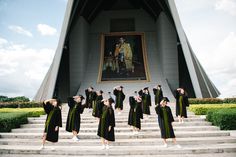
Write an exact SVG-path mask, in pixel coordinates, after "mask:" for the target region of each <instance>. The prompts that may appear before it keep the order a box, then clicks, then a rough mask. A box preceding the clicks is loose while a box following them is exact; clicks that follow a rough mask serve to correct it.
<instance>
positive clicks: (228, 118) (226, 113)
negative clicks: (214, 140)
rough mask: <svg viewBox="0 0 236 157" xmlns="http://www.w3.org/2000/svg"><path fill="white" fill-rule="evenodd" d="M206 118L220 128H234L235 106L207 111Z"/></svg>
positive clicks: (235, 124)
mask: <svg viewBox="0 0 236 157" xmlns="http://www.w3.org/2000/svg"><path fill="white" fill-rule="evenodd" d="M207 120H208V121H210V122H212V123H213V124H214V125H216V126H219V127H220V129H222V130H236V108H224V109H214V110H211V111H208V112H207Z"/></svg>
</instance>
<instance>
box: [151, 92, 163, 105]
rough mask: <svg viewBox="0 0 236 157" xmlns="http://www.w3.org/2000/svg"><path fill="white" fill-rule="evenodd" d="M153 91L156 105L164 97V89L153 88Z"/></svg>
mask: <svg viewBox="0 0 236 157" xmlns="http://www.w3.org/2000/svg"><path fill="white" fill-rule="evenodd" d="M153 93H154V95H155V105H160V102H161V100H162V99H163V92H162V89H156V88H153Z"/></svg>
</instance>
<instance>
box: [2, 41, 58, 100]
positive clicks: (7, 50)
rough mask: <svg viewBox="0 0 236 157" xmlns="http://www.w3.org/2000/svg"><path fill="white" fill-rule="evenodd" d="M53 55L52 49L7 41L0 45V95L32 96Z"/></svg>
mask: <svg viewBox="0 0 236 157" xmlns="http://www.w3.org/2000/svg"><path fill="white" fill-rule="evenodd" d="M53 56H54V50H52V49H39V50H36V49H32V48H29V47H26V46H25V45H16V44H10V43H8V44H7V45H6V46H5V47H4V48H1V47H0V82H1V84H0V95H7V96H20V95H24V96H27V97H29V98H33V97H34V95H35V94H36V91H37V89H38V88H39V86H40V84H41V82H42V80H43V78H44V76H45V74H46V72H47V70H48V68H49V66H50V64H51V62H52V59H53Z"/></svg>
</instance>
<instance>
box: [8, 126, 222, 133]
mask: <svg viewBox="0 0 236 157" xmlns="http://www.w3.org/2000/svg"><path fill="white" fill-rule="evenodd" d="M97 129H98V127H97V126H94V127H93V128H81V129H80V132H97ZM204 130H207V131H211V130H220V129H219V128H218V127H215V126H200V127H199V126H190V127H186V126H185V127H183V126H176V127H174V131H204ZM43 131H44V128H43V127H42V128H18V129H12V130H11V132H13V133H29V132H31V133H42V132H43ZM115 131H116V132H131V131H132V128H131V127H122V128H115ZM146 131H149V132H150V131H154V132H157V131H160V128H159V126H156V127H143V128H142V130H141V132H146ZM60 132H66V131H65V128H64V127H63V128H61V129H60Z"/></svg>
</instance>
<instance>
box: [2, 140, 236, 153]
mask: <svg viewBox="0 0 236 157" xmlns="http://www.w3.org/2000/svg"><path fill="white" fill-rule="evenodd" d="M235 152H236V145H235V144H234V143H233V144H231V143H229V144H212V145H209V144H206V145H205V144H202V145H201V146H199V145H188V146H182V148H177V147H176V146H175V145H169V146H168V148H164V147H163V146H162V145H155V146H153V145H152V146H129V147H127V146H113V147H111V148H110V149H109V150H101V146H90V147H88V146H70V147H68V146H58V145H55V146H46V148H45V149H43V150H40V149H39V147H38V146H27V147H25V146H18V145H15V146H14V145H2V146H1V148H0V154H3V153H4V154H6V153H9V154H42V155H44V154H47V155H78V156H79V155H85V154H86V155H104V156H105V155H108V156H111V155H127V154H129V155H140V154H142V155H153V154H166V153H168V154H169V155H170V154H172V155H174V154H203V153H235Z"/></svg>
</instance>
